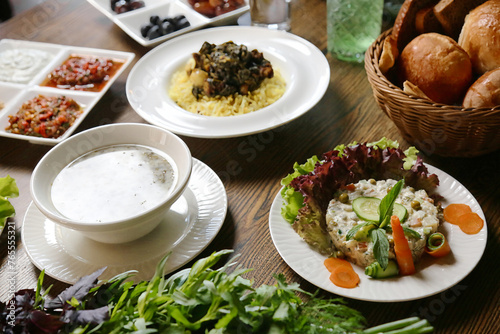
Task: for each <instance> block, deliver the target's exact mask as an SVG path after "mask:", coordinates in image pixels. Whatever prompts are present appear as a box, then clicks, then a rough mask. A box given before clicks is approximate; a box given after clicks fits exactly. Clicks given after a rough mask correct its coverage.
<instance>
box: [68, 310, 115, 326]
mask: <svg viewBox="0 0 500 334" xmlns="http://www.w3.org/2000/svg"><path fill="white" fill-rule="evenodd" d="M108 319H109V308H108V306H103V307H100V308H96V309H93V310H66V311H65V312H64V315H63V316H62V320H63V321H65V322H68V323H76V324H82V325H84V324H92V325H98V324H100V323H102V322H104V321H105V320H108Z"/></svg>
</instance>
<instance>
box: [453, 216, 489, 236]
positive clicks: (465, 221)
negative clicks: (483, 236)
mask: <svg viewBox="0 0 500 334" xmlns="http://www.w3.org/2000/svg"><path fill="white" fill-rule="evenodd" d="M457 225H458V226H459V227H460V229H461V230H462V231H463V232H464V233H467V234H476V233H479V231H481V229H482V228H483V225H484V221H483V219H482V218H481V217H479V215H478V214H477V213H475V212H469V213H466V214H463V215H461V216H460V217H458V218H457Z"/></svg>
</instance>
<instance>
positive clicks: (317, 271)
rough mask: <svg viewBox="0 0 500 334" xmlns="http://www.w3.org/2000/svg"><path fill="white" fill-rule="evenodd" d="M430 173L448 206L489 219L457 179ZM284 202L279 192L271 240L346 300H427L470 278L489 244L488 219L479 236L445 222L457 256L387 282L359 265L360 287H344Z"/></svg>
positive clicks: (427, 261) (427, 262)
mask: <svg viewBox="0 0 500 334" xmlns="http://www.w3.org/2000/svg"><path fill="white" fill-rule="evenodd" d="M427 167H428V169H429V172H430V173H434V174H437V175H438V177H439V183H440V184H439V186H438V188H437V189H436V192H437V193H438V194H439V195H441V196H443V197H444V199H445V200H444V202H443V207H446V206H447V205H448V204H451V203H464V204H467V205H469V206H470V207H471V209H472V211H474V212H477V213H478V214H479V215H480V216H481V218H483V219H484V220H485V217H484V213H483V211H482V210H481V207H480V206H479V203H478V202H477V201H476V199H475V198H474V197H473V196H472V194H471V193H470V192H469V191H468V190H467V189H466V188H465V187H464V186H463V185H462V184H460V183H459V182H458V181H457V180H456V179H454V178H453V177H452V176H450V175H448V174H446V173H445V172H443V171H441V170H439V169H437V168H435V167H432V166H428V165H427ZM282 203H283V199H282V197H281V195H280V194H279V193H278V195H277V196H276V198H275V200H274V202H273V204H272V206H271V211H270V214H269V228H270V232H271V236H272V239H273V242H274V245H275V246H276V249H277V250H278V252H279V253H280V255H281V257H282V258H283V260H285V262H286V263H287V264H288V265H289V266H290V267H291V268H292V269H293V270H294V271H295V272H296V273H297V274H299V275H300V276H302V277H303V278H304V279H305V280H307V281H309V282H310V283H312V284H314V285H316V286H318V287H319V288H321V289H324V290H326V291H329V292H332V293H335V294H337V295H340V296H344V297H348V298H353V299H359V300H366V301H375V302H399V301H409V300H415V299H419V298H424V297H427V296H431V295H434V294H437V293H439V292H441V291H444V290H446V289H448V288H450V287H452V286H454V285H455V284H457V283H458V282H460V281H461V280H462V279H463V278H464V277H465V276H467V275H468V274H469V273H470V272H471V271H472V270H473V269H474V267H475V266H476V265H477V263H478V262H479V260H480V259H481V256H482V255H483V253H484V249H485V247H486V240H487V227H486V220H485V225H484V227H483V229H482V230H481V231H480V232H479V233H478V234H475V235H467V234H465V233H463V232H462V231H461V230H460V228H459V227H458V226H456V225H451V224H449V223H444V224H443V225H442V226H441V227H440V231H442V232H443V234H445V235H446V237H447V239H448V241H449V243H450V247H451V249H452V254H451V256H447V257H445V258H440V259H434V258H431V257H430V256H425V255H424V257H423V258H422V261H421V262H420V263H418V264H417V273H416V274H414V275H412V276H405V277H397V278H390V279H384V280H376V279H371V278H370V277H368V276H366V275H365V274H364V268H361V267H359V266H355V265H353V267H354V270H355V271H356V272H357V273H358V275H359V277H360V278H361V282H360V284H359V286H358V287H356V288H354V289H344V288H340V287H337V286H336V285H334V284H333V283H332V282H330V280H329V276H330V274H329V272H328V270H327V269H326V268H325V266H324V265H323V261H324V260H325V258H326V257H325V256H323V255H320V254H319V253H318V252H316V251H314V250H313V249H312V248H310V247H309V246H308V244H307V243H306V242H305V241H304V240H302V238H300V237H299V235H298V234H297V233H295V232H294V231H293V229H292V227H291V225H290V224H289V223H288V222H287V221H285V220H284V219H283V218H282V217H281V212H280V210H281V207H282Z"/></svg>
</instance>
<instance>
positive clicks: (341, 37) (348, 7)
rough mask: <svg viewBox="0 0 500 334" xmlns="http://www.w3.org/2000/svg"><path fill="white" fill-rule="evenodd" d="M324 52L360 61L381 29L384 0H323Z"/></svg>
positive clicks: (340, 57)
mask: <svg viewBox="0 0 500 334" xmlns="http://www.w3.org/2000/svg"><path fill="white" fill-rule="evenodd" d="M326 6H327V36H328V51H329V52H330V53H331V54H332V55H333V56H334V57H336V58H338V59H340V60H344V61H351V62H359V63H361V62H363V60H364V54H365V51H366V50H367V49H368V47H369V46H370V45H371V44H372V43H373V42H374V41H375V40H376V39H377V37H378V36H379V35H380V33H381V29H382V13H383V9H384V0H327V3H326Z"/></svg>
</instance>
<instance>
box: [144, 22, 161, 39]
mask: <svg viewBox="0 0 500 334" xmlns="http://www.w3.org/2000/svg"><path fill="white" fill-rule="evenodd" d="M160 30H161V28H160V26H157V25H154V26H152V27H151V29H149V31H148V34H147V38H148V39H155V38H158V37H160V36H161V31H160Z"/></svg>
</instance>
